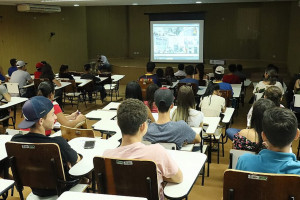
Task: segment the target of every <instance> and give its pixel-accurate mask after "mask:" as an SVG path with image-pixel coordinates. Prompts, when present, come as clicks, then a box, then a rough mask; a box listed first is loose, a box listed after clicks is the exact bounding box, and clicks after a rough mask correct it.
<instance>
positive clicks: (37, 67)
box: [34, 62, 44, 79]
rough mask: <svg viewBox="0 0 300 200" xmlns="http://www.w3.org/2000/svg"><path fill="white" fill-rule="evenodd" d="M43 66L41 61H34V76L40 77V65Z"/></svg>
mask: <svg viewBox="0 0 300 200" xmlns="http://www.w3.org/2000/svg"><path fill="white" fill-rule="evenodd" d="M43 66H44V64H43V63H40V62H39V63H36V65H35V68H36V71H35V72H34V78H35V79H36V78H40V76H41V74H42V67H43Z"/></svg>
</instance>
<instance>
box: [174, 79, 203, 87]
mask: <svg viewBox="0 0 300 200" xmlns="http://www.w3.org/2000/svg"><path fill="white" fill-rule="evenodd" d="M179 83H195V84H196V85H197V88H198V86H199V81H198V80H196V79H193V78H184V79H181V80H180V81H179Z"/></svg>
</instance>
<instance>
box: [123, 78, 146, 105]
mask: <svg viewBox="0 0 300 200" xmlns="http://www.w3.org/2000/svg"><path fill="white" fill-rule="evenodd" d="M125 98H126V99H129V98H132V99H138V100H140V101H143V96H142V89H141V86H140V85H139V84H138V83H137V82H136V81H130V82H129V83H127V85H126V89H125Z"/></svg>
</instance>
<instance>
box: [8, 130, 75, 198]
mask: <svg viewBox="0 0 300 200" xmlns="http://www.w3.org/2000/svg"><path fill="white" fill-rule="evenodd" d="M11 141H13V142H28V143H55V144H58V146H59V148H60V152H61V157H62V162H63V164H64V170H65V174H66V179H67V180H68V179H69V178H68V176H69V175H68V174H69V173H68V168H67V162H70V163H71V164H75V163H76V161H77V153H76V151H75V150H74V149H72V148H71V146H70V145H69V144H68V142H67V141H66V140H65V139H64V138H62V137H59V136H58V137H47V136H45V135H42V134H38V133H30V132H29V133H27V134H25V135H22V134H17V135H14V136H13V137H12V139H11ZM31 189H32V192H33V194H35V195H38V196H41V197H42V196H51V195H55V194H56V190H40V189H34V188H31Z"/></svg>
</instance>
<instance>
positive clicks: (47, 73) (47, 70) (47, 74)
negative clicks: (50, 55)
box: [40, 64, 55, 81]
mask: <svg viewBox="0 0 300 200" xmlns="http://www.w3.org/2000/svg"><path fill="white" fill-rule="evenodd" d="M40 78H48V79H49V80H50V81H52V80H53V79H54V78H55V75H54V73H53V71H52V67H51V65H49V64H45V65H44V66H43V67H42V74H41V76H40Z"/></svg>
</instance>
